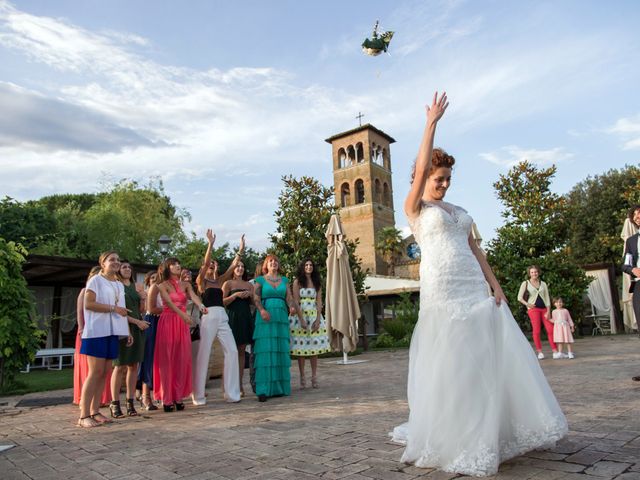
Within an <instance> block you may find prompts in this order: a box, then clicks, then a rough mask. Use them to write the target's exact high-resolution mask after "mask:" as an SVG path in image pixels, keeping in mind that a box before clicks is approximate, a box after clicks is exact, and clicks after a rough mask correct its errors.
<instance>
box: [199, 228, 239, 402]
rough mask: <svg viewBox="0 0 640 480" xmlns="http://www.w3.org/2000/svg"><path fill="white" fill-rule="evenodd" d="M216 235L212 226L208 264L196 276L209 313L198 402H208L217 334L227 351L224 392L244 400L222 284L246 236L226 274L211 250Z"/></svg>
mask: <svg viewBox="0 0 640 480" xmlns="http://www.w3.org/2000/svg"><path fill="white" fill-rule="evenodd" d="M215 239H216V237H215V235H214V234H213V232H212V231H211V229H209V230H207V240H208V241H209V245H208V246H207V253H206V254H205V256H204V263H203V265H202V267H201V268H200V273H199V274H198V278H197V279H196V283H197V285H198V291H199V293H200V294H201V295H202V303H203V304H204V305H205V307H207V309H208V313H207V314H205V315H203V316H202V318H201V319H200V345H199V346H198V354H197V356H196V363H195V366H194V372H193V380H194V383H193V395H192V400H193V404H194V405H205V404H206V403H207V399H206V397H205V385H206V383H207V372H208V370H209V357H210V355H211V349H212V348H211V347H212V345H213V341H214V340H215V338H216V337H217V338H218V340H219V341H220V344H221V345H222V350H223V352H224V372H223V380H224V392H225V399H226V401H227V402H239V401H240V378H239V373H238V348H237V347H236V341H235V339H234V338H233V332H232V331H231V327H230V326H229V317H228V316H227V312H226V311H225V309H224V305H223V302H222V285H223V284H224V282H225V281H227V280H228V279H229V278H231V276H232V275H233V269H234V268H235V265H236V262H238V261H239V260H240V255H242V252H243V251H244V235H243V236H242V238H241V239H240V248H239V250H238V253H237V255H236V257H235V258H234V260H233V262H232V263H231V266H230V267H229V269H228V270H227V271H226V272H225V273H223V274H222V275H218V262H216V261H215V260H214V261H211V250H212V249H213V243H214V242H215Z"/></svg>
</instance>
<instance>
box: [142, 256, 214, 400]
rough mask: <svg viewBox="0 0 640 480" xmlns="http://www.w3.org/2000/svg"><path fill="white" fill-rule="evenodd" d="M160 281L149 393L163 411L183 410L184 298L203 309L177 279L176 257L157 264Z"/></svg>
mask: <svg viewBox="0 0 640 480" xmlns="http://www.w3.org/2000/svg"><path fill="white" fill-rule="evenodd" d="M160 270H161V272H160V273H161V275H162V280H163V281H162V283H160V285H158V290H159V292H160V296H161V297H162V305H163V306H162V313H161V314H160V319H159V320H158V330H157V332H156V348H155V355H154V361H153V396H154V398H155V399H156V400H161V401H162V405H163V407H164V411H165V412H172V411H173V409H174V406H175V409H176V410H184V403H182V399H183V398H184V397H187V396H189V395H191V390H192V386H191V335H190V334H189V327H190V326H191V324H192V321H191V317H190V316H189V315H188V314H187V313H186V305H187V298H191V300H192V301H193V303H195V304H196V305H198V308H200V311H201V312H202V313H207V309H206V308H205V307H204V305H202V301H201V300H200V298H198V296H197V295H196V294H195V292H194V291H193V288H191V284H190V283H189V282H183V281H180V273H181V271H182V267H181V266H180V262H179V261H178V259H177V258H167V259H166V260H165V261H164V262H162V266H161V267H160Z"/></svg>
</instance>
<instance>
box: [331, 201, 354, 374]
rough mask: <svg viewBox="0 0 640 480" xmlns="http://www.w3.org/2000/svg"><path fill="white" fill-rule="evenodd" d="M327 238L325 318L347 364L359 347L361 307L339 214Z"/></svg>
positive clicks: (334, 347) (333, 220)
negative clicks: (349, 355)
mask: <svg viewBox="0 0 640 480" xmlns="http://www.w3.org/2000/svg"><path fill="white" fill-rule="evenodd" d="M325 236H326V237H327V243H328V245H327V252H328V255H327V287H326V294H325V313H326V315H325V318H326V320H327V328H328V329H329V340H330V342H331V347H332V348H333V349H334V350H342V352H343V354H344V363H347V353H348V352H353V351H354V350H355V349H356V347H357V345H358V318H360V306H359V305H358V297H357V295H356V289H355V287H354V286H353V277H352V276H351V269H350V268H349V254H348V252H347V247H346V245H345V243H344V232H343V230H342V225H341V224H340V217H339V216H338V215H335V214H334V215H332V216H331V220H330V221H329V225H328V227H327V231H326V233H325Z"/></svg>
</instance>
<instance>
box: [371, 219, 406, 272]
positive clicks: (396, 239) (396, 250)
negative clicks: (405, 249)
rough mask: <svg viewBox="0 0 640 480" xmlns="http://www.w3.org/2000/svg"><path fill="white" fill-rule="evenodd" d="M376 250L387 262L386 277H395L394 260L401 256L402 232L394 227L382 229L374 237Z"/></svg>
mask: <svg viewBox="0 0 640 480" xmlns="http://www.w3.org/2000/svg"><path fill="white" fill-rule="evenodd" d="M375 248H376V250H377V251H378V252H379V253H380V255H382V257H383V258H384V261H385V262H387V273H388V275H391V276H393V275H395V262H396V259H397V258H398V257H399V256H400V255H402V232H400V230H398V229H397V228H395V227H384V228H382V229H380V230H379V231H378V234H377V235H376V245H375Z"/></svg>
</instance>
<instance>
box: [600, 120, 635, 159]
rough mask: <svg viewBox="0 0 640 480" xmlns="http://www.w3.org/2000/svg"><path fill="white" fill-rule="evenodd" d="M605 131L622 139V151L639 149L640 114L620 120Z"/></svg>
mask: <svg viewBox="0 0 640 480" xmlns="http://www.w3.org/2000/svg"><path fill="white" fill-rule="evenodd" d="M605 131H606V132H607V133H610V134H612V135H616V136H618V137H619V138H621V139H623V141H624V145H623V147H622V148H623V149H624V150H634V149H637V148H640V114H639V115H636V116H634V117H625V118H620V119H618V121H616V123H615V124H613V125H612V126H611V127H609V128H607V129H606V130H605Z"/></svg>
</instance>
